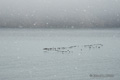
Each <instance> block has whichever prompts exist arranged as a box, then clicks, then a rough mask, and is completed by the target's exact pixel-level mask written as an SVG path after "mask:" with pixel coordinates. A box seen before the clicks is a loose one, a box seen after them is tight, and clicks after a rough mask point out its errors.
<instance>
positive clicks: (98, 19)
mask: <svg viewBox="0 0 120 80" xmlns="http://www.w3.org/2000/svg"><path fill="white" fill-rule="evenodd" d="M119 3H120V0H0V28H74V29H75V28H120V4H119Z"/></svg>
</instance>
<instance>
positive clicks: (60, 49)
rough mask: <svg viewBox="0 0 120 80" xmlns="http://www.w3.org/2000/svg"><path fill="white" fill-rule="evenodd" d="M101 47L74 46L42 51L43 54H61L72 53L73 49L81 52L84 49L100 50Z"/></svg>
mask: <svg viewBox="0 0 120 80" xmlns="http://www.w3.org/2000/svg"><path fill="white" fill-rule="evenodd" d="M101 47H103V44H90V45H82V46H79V45H75V46H69V47H51V48H43V51H44V52H45V53H49V52H60V53H62V54H64V53H73V50H74V49H75V48H78V50H80V51H83V49H84V48H87V49H89V50H90V49H100V48H101Z"/></svg>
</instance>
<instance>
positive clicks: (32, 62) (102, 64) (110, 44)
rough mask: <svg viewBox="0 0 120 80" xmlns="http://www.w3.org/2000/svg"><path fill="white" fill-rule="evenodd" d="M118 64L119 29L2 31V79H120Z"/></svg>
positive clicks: (0, 75) (0, 43)
mask: <svg viewBox="0 0 120 80" xmlns="http://www.w3.org/2000/svg"><path fill="white" fill-rule="evenodd" d="M92 44H103V46H102V47H101V48H90V49H89V48H84V47H83V46H84V45H92ZM74 45H77V46H79V47H77V48H74V49H72V52H71V53H68V52H65V53H64V54H63V53H61V52H55V51H49V52H44V51H43V48H53V47H69V46H74ZM81 49H82V50H81ZM119 61H120V30H37V29H33V30H32V29H29V30H27V29H20V30H19V29H13V30H12V29H1V30H0V80H120V62H119Z"/></svg>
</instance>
